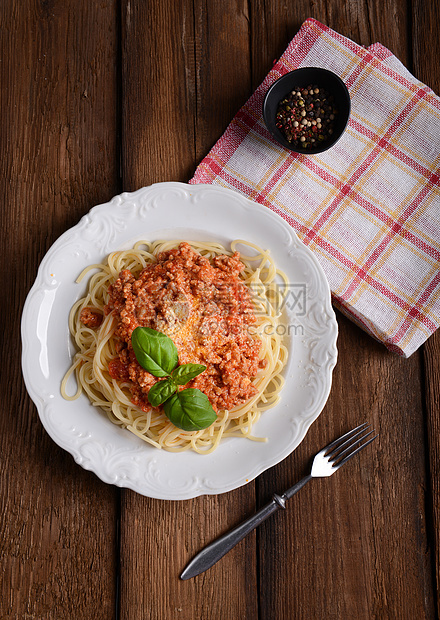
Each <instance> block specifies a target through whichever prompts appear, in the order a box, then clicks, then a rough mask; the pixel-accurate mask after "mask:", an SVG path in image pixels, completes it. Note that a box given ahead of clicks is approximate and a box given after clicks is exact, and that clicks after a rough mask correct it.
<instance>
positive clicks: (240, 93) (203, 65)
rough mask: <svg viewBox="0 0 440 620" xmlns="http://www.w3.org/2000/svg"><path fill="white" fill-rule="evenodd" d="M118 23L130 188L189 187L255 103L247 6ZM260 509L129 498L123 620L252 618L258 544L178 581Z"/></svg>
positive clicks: (156, 11) (228, 500)
mask: <svg viewBox="0 0 440 620" xmlns="http://www.w3.org/2000/svg"><path fill="white" fill-rule="evenodd" d="M122 23H123V32H122V38H123V56H124V59H123V72H122V83H123V118H124V121H123V146H122V154H123V156H122V170H123V183H124V189H134V188H137V187H141V186H142V185H145V184H148V183H152V182H155V181H167V180H177V181H184V182H186V181H188V180H189V178H190V176H191V175H192V173H193V171H194V168H195V164H196V162H197V159H198V158H201V157H202V156H203V155H204V154H205V153H206V152H207V150H208V149H209V148H210V147H211V145H212V144H213V142H214V141H215V140H216V139H217V138H218V137H219V136H220V135H221V133H222V132H223V131H224V129H225V128H226V126H227V123H228V122H229V121H230V119H231V118H232V116H233V114H234V113H235V111H236V110H237V109H238V107H239V106H240V105H241V104H242V103H244V101H245V99H246V98H247V97H248V96H249V95H250V69H249V44H248V38H249V34H248V21H247V15H246V13H245V5H243V3H242V2H234V1H231V2H226V3H222V5H221V6H220V5H219V6H217V5H216V4H215V3H212V2H211V3H202V2H196V3H194V4H193V3H192V2H187V1H186V2H182V3H180V4H176V3H174V2H173V1H172V0H167V1H165V2H164V1H163V0H161V1H157V2H156V1H155V2H150V3H149V4H148V7H147V5H145V4H143V3H133V2H126V3H123V19H122ZM147 32H148V33H151V38H148V39H145V37H144V36H143V35H142V36H141V33H147ZM229 37H230V38H229ZM231 41H232V44H231ZM133 58H136V59H137V61H136V62H135V63H133V62H132V59H133ZM243 74H244V75H245V78H243ZM246 76H247V77H246ZM146 110H148V113H146ZM254 507H255V496H254V494H253V491H252V486H249V487H248V488H246V489H242V490H237V491H235V492H234V493H229V494H225V495H221V496H219V497H201V498H197V499H194V500H188V501H185V502H163V501H158V500H153V499H148V498H144V497H140V496H138V495H135V494H134V493H131V492H123V494H122V509H121V602H120V610H121V617H122V618H127V619H130V620H132V619H133V620H134V619H139V620H140V619H143V618H145V617H148V618H151V619H153V618H157V619H159V618H160V619H162V618H164V619H165V618H166V619H168V618H180V619H182V620H192V619H193V618H194V617H198V618H213V619H216V618H218V619H219V620H220V619H223V618H239V617H243V618H249V619H252V620H253V619H254V618H256V617H257V613H258V610H257V605H258V600H257V598H256V597H255V590H256V585H257V584H256V575H257V571H256V565H255V557H256V556H255V536H253V537H252V536H251V537H249V538H248V539H247V540H246V541H244V542H243V544H242V545H240V546H239V547H237V548H236V549H234V551H233V552H231V553H230V554H229V555H228V557H227V558H225V560H224V562H223V563H222V564H221V565H218V566H216V567H214V568H213V569H212V570H211V571H210V572H209V575H201V576H200V577H198V578H196V579H194V580H190V581H185V582H183V581H180V580H179V574H180V572H181V571H182V570H183V568H184V567H185V565H186V564H187V563H188V561H189V560H190V559H191V557H192V556H193V555H195V553H196V552H197V551H199V550H200V549H201V548H202V547H203V546H204V545H205V544H206V543H207V542H208V541H210V540H212V539H214V538H216V537H217V536H218V535H220V533H222V532H223V531H225V530H226V529H228V528H229V527H231V526H233V525H234V524H235V523H236V522H237V521H238V520H239V519H240V516H242V515H243V513H250V512H251V511H252V510H253V509H254ZM133 592H136V593H137V596H136V597H135V598H134V597H133V595H132V593H133Z"/></svg>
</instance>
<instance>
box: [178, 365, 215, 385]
mask: <svg viewBox="0 0 440 620" xmlns="http://www.w3.org/2000/svg"><path fill="white" fill-rule="evenodd" d="M204 370H206V366H203V364H182V365H181V366H178V367H177V368H175V369H174V370H173V372H172V373H171V377H172V378H173V381H175V382H176V383H177V385H185V383H188V381H191V379H194V378H195V377H197V375H199V374H200V373H202V372H203V371H204Z"/></svg>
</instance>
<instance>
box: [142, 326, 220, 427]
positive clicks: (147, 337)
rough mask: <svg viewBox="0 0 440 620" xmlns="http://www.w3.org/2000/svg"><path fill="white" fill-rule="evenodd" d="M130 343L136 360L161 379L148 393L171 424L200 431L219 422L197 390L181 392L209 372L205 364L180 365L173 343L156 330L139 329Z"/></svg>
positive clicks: (189, 389) (205, 397) (154, 405)
mask: <svg viewBox="0 0 440 620" xmlns="http://www.w3.org/2000/svg"><path fill="white" fill-rule="evenodd" d="M131 344H132V346H133V351H134V354H135V356H136V359H137V361H138V362H139V364H140V365H141V366H142V368H143V369H144V370H146V371H147V372H149V373H150V374H152V375H153V376H154V377H158V378H160V379H162V380H161V381H158V382H157V383H155V384H154V385H153V386H152V387H151V388H150V390H149V392H148V401H149V402H150V404H151V405H153V407H159V405H162V404H163V406H164V411H165V414H166V415H167V417H168V418H169V419H170V421H171V422H172V423H173V424H174V425H175V426H177V427H178V428H181V429H182V430H184V431H198V430H202V429H204V428H207V427H208V426H211V424H212V423H213V422H215V420H216V419H217V415H216V413H215V411H214V409H213V408H212V405H211V403H210V402H209V398H208V397H207V396H206V394H204V393H203V392H202V391H201V390H198V389H197V388H187V389H185V390H179V389H178V386H179V385H185V384H186V383H188V382H189V381H191V379H194V378H195V377H197V376H198V375H199V374H200V373H202V372H203V371H204V370H206V366H203V364H181V365H180V366H178V352H177V348H176V345H175V344H174V342H173V341H172V340H171V338H169V337H168V336H166V335H165V334H163V333H162V332H158V331H156V330H155V329H150V328H149V327H136V329H135V330H134V331H133V333H132V335H131Z"/></svg>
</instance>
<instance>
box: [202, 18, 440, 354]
mask: <svg viewBox="0 0 440 620" xmlns="http://www.w3.org/2000/svg"><path fill="white" fill-rule="evenodd" d="M306 66H314V67H324V68H326V69H330V70H331V71H333V72H334V73H336V74H337V75H339V76H340V77H341V78H342V80H343V81H344V82H345V84H346V85H347V87H348V90H349V92H350V96H351V102H352V110H351V117H350V121H349V124H348V127H347V129H346V132H345V134H344V135H343V137H342V138H341V139H340V140H339V142H337V144H336V145H335V146H333V147H332V148H331V149H329V150H328V151H327V152H325V153H322V154H320V155H306V154H302V153H301V154H296V153H293V152H290V151H288V150H286V149H284V148H283V147H281V146H280V145H278V143H276V142H275V141H274V140H273V139H272V138H271V136H270V135H269V132H268V131H267V129H266V127H265V124H264V121H263V118H262V104H263V99H264V95H265V93H266V91H267V90H268V88H269V86H270V85H271V84H272V83H273V82H274V81H275V80H276V79H277V78H279V77H280V76H282V75H284V74H285V73H287V72H289V71H292V70H293V69H297V68H299V67H306ZM190 183H214V184H217V185H221V186H223V187H229V188H232V189H234V190H236V191H239V192H242V193H243V194H245V195H246V196H248V197H249V198H251V199H252V200H254V201H256V202H259V203H262V204H264V205H266V206H267V207H269V208H270V209H272V210H273V211H275V212H276V213H278V214H280V215H281V216H282V217H283V218H284V219H286V220H287V221H288V222H289V223H290V224H291V225H292V227H293V228H294V230H295V231H296V233H297V234H298V236H299V237H300V238H301V239H302V241H303V242H304V243H305V244H306V245H308V246H309V248H311V249H312V251H313V252H314V253H315V255H316V256H317V258H318V259H319V261H320V263H321V265H322V267H323V269H324V271H325V273H326V275H327V278H328V280H329V283H330V288H331V290H332V294H333V301H334V303H335V305H336V306H337V307H339V308H340V309H341V310H342V312H344V313H345V314H347V315H348V316H349V317H350V318H351V319H353V320H354V321H355V322H356V323H358V324H359V325H360V326H361V327H362V328H363V329H365V330H367V331H368V332H369V333H370V334H372V335H373V336H374V337H376V338H377V339H378V340H380V341H382V342H383V343H384V344H385V345H386V346H387V347H388V349H390V350H391V351H394V352H396V353H398V354H400V355H402V356H405V357H408V356H409V355H411V353H413V352H414V351H415V350H416V349H417V348H418V347H419V346H420V345H421V344H422V343H423V342H424V341H425V340H426V338H428V336H429V335H430V334H431V333H432V332H434V331H435V330H436V329H437V327H438V326H439V321H440V284H439V283H440V270H439V258H440V99H439V98H438V97H437V96H436V95H435V94H434V93H433V92H432V90H430V89H429V88H428V87H427V86H425V85H424V84H422V83H421V82H419V81H418V80H416V79H415V78H414V77H413V76H412V75H411V74H410V73H409V72H408V71H407V70H406V69H405V67H404V66H403V65H402V64H401V63H400V61H399V60H398V59H397V58H396V57H395V56H393V54H392V53H391V52H390V51H389V50H387V49H386V48H385V47H383V46H382V45H380V44H379V43H376V44H374V45H372V46H370V47H369V48H368V49H365V48H363V47H361V46H359V45H357V44H356V43H354V42H353V41H350V40H349V39H347V38H345V37H343V36H341V35H340V34H338V33H337V32H334V31H333V30H331V29H330V28H328V27H327V26H325V25H323V24H321V23H319V22H317V21H316V20H314V19H308V20H307V21H305V22H304V24H303V25H302V27H301V29H300V31H299V32H298V34H297V35H296V36H295V38H294V39H293V40H292V41H291V43H290V45H289V46H288V48H287V50H286V51H285V52H284V54H283V55H282V57H281V58H280V60H279V61H278V62H276V63H275V64H274V66H273V68H272V70H271V71H270V73H269V74H268V75H267V77H266V78H265V80H264V81H263V83H262V84H261V85H260V86H259V88H258V89H257V90H256V91H255V93H254V94H253V95H252V97H251V98H250V99H249V100H248V101H247V103H246V104H245V105H244V106H243V107H242V108H241V110H240V111H239V112H238V114H237V115H236V116H235V118H234V119H233V121H232V122H231V124H230V125H229V126H228V128H227V129H226V132H225V133H224V135H223V136H222V137H221V138H220V140H219V141H218V142H217V143H216V144H215V145H214V147H213V148H212V150H211V151H210V152H209V154H208V155H207V156H206V157H205V158H204V160H203V161H202V162H201V164H200V165H199V167H198V168H197V170H196V173H195V175H194V177H193V179H191V181H190Z"/></svg>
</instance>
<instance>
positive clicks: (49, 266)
mask: <svg viewBox="0 0 440 620" xmlns="http://www.w3.org/2000/svg"><path fill="white" fill-rule="evenodd" d="M178 238H180V239H187V240H188V241H191V240H202V239H205V240H211V241H213V240H217V241H219V242H220V243H223V244H224V245H228V243H229V242H230V241H231V240H233V239H245V240H247V241H250V242H253V243H256V244H257V245H259V246H261V247H263V248H267V249H270V251H271V254H272V256H273V258H274V259H275V262H276V264H277V265H278V267H279V268H281V269H283V270H284V271H285V272H286V274H287V275H288V277H289V282H290V283H291V291H290V292H289V295H290V298H289V302H288V303H287V302H286V305H285V308H284V311H285V314H284V317H285V323H286V324H285V328H286V330H285V331H286V343H287V346H288V348H289V361H288V364H287V366H286V368H285V377H286V385H285V387H284V388H283V392H282V401H281V403H280V404H278V405H277V406H276V407H274V408H272V409H271V410H268V411H267V412H265V413H264V415H263V416H262V417H261V418H260V420H259V422H258V424H257V425H256V427H255V428H254V430H255V434H257V435H259V436H261V437H267V439H268V441H267V442H266V443H260V442H253V441H250V440H247V439H244V438H243V439H241V438H231V439H226V440H224V441H223V443H222V444H221V445H220V446H219V447H218V449H217V450H216V451H215V452H213V453H212V454H209V455H199V454H196V453H193V452H183V453H170V452H165V451H163V450H158V449H156V448H154V447H152V446H149V445H146V444H145V443H144V442H143V441H142V440H140V439H138V438H137V437H136V436H134V435H132V434H131V433H130V432H128V431H126V430H124V429H121V428H119V427H117V426H115V425H114V424H112V423H111V422H110V421H109V420H108V419H107V417H106V416H105V414H103V413H102V412H101V411H100V410H99V409H97V408H95V407H93V406H92V405H91V404H90V403H89V400H88V398H87V397H86V396H82V397H81V398H80V399H78V400H76V401H73V402H70V401H65V400H64V399H63V398H62V396H61V394H60V383H61V380H62V378H63V376H64V374H65V372H66V370H67V369H68V367H69V366H70V364H71V361H72V357H73V355H74V353H75V351H74V348H73V345H72V343H71V340H70V336H69V331H68V325H67V321H68V314H69V310H70V308H71V306H72V305H73V303H74V302H75V300H77V299H78V298H79V297H81V296H82V295H83V294H84V290H85V286H86V284H85V283H84V284H83V283H81V284H76V283H75V280H76V278H77V276H78V274H79V273H80V272H81V270H82V269H83V268H84V267H85V266H87V265H89V264H93V263H99V262H102V260H103V259H104V258H105V257H106V255H107V254H109V253H110V252H111V251H114V250H117V249H123V248H128V247H131V246H132V245H133V243H134V242H135V241H137V240H139V239H148V240H155V239H178ZM336 338H337V323H336V319H335V315H334V312H333V309H332V307H331V301H330V291H329V287H328V283H327V280H326V277H325V275H324V273H323V271H322V269H321V267H320V265H319V264H318V262H317V260H316V258H315V257H314V256H313V254H312V253H311V252H310V251H309V250H308V248H306V247H305V246H304V245H303V244H302V243H301V242H300V241H299V240H298V238H297V237H296V235H295V233H294V232H293V230H292V228H291V227H290V226H289V224H287V222H285V221H284V220H283V219H282V218H281V217H279V216H278V215H276V214H275V213H273V212H272V211H271V210H270V209H268V208H267V207H263V206H261V205H259V204H256V203H254V202H251V201H250V200H248V199H247V198H245V197H243V196H241V195H239V194H236V193H235V192H233V191H231V190H229V189H223V188H220V187H216V186H211V185H185V184H182V183H159V184H157V185H153V186H151V187H146V188H143V189H140V190H138V191H136V192H134V193H130V194H129V193H125V194H121V195H120V196H116V197H115V198H113V200H111V202H109V203H107V204H104V205H99V206H97V207H94V208H93V209H92V210H91V211H90V213H89V214H88V215H86V216H84V217H83V218H82V219H81V221H80V222H79V223H78V224H77V225H76V226H74V227H73V228H71V229H70V230H68V231H67V232H66V233H64V234H63V235H62V236H61V237H60V238H59V239H58V240H57V241H56V242H55V243H54V245H53V246H52V247H51V248H50V250H49V251H48V253H47V254H46V256H45V257H44V259H43V261H42V262H41V265H40V268H39V271H38V275H37V278H36V281H35V283H34V285H33V287H32V289H31V291H30V293H29V295H28V297H27V300H26V303H25V306H24V310H23V317H22V340H23V354H22V366H23V375H24V379H25V383H26V386H27V389H28V392H29V394H30V396H31V398H32V399H33V401H34V402H35V404H36V406H37V408H38V413H39V416H40V418H41V421H42V423H43V425H44V427H45V429H46V430H47V432H48V433H49V435H50V436H51V437H52V439H53V440H54V441H55V442H56V443H57V444H58V445H60V446H61V447H62V448H64V449H65V450H67V451H68V452H70V453H71V454H72V455H73V457H74V459H75V461H76V462H77V463H78V464H79V465H81V466H82V467H84V468H85V469H89V470H91V471H93V472H95V474H96V475H97V476H99V478H101V480H103V481H104V482H107V483H111V484H115V485H118V486H121V487H128V488H130V489H133V490H134V491H136V492H138V493H141V494H143V495H146V496H148V497H155V498H159V499H171V500H177V499H189V498H191V497H196V496H198V495H204V494H216V493H224V492H226V491H230V490H232V489H235V488H237V487H239V486H241V485H244V484H246V483H247V482H249V481H250V480H252V479H253V478H255V477H256V476H258V474H260V473H261V472H263V471H264V470H266V469H268V468H269V467H271V466H273V465H275V464H276V463H278V462H279V461H281V460H282V459H284V458H285V457H286V456H287V455H288V454H290V453H291V452H292V451H293V450H294V449H295V448H296V447H297V446H298V444H299V443H300V441H301V440H302V439H303V437H304V435H305V434H306V432H307V430H308V428H309V427H310V425H311V423H312V422H313V421H314V420H315V419H316V418H317V417H318V415H319V414H320V412H321V410H322V408H323V407H324V404H325V402H326V400H327V397H328V394H329V391H330V386H331V377H332V370H333V368H334V365H335V363H336V357H337V350H336Z"/></svg>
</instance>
